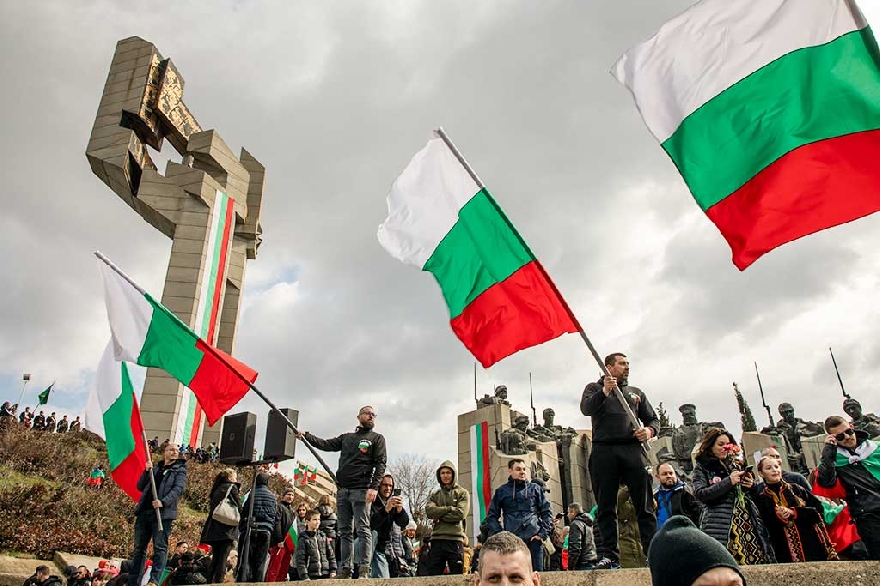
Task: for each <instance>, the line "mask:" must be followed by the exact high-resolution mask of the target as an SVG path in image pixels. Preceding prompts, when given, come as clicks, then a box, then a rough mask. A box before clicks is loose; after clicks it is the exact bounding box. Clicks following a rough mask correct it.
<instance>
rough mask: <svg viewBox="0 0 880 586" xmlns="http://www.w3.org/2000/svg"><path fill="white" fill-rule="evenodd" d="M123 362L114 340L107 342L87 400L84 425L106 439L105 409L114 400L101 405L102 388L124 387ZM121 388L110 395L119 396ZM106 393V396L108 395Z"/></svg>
mask: <svg viewBox="0 0 880 586" xmlns="http://www.w3.org/2000/svg"><path fill="white" fill-rule="evenodd" d="M121 365H122V363H121V362H117V361H116V358H115V357H114V351H113V341H112V340H111V341H110V342H108V343H107V346H106V347H105V348H104V353H103V354H102V355H101V361H100V362H99V363H98V370H97V371H96V372H95V383H94V386H93V387H92V390H91V392H89V398H88V400H87V401H86V410H85V413H84V414H83V426H84V427H85V428H86V429H88V430H89V431H91V432H92V433H94V434H95V435H99V436H101V437H102V438H104V439H105V440H106V439H107V433H106V432H105V431H104V411H106V410H107V409H109V407H110V405H111V404H112V401H110V403H108V404H107V405H104V406H103V407H102V406H101V390H102V389H114V388H115V389H119V390H121V389H122V369H121V368H120V366H121ZM119 390H117V391H115V392H113V391H111V392H110V393H107V394H109V395H110V396H119V392H120V391H119ZM107 394H105V396H107Z"/></svg>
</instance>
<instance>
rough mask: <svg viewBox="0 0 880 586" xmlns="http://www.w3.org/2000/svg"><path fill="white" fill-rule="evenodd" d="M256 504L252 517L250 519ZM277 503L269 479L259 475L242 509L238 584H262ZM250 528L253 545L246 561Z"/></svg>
mask: <svg viewBox="0 0 880 586" xmlns="http://www.w3.org/2000/svg"><path fill="white" fill-rule="evenodd" d="M251 500H253V514H252V516H251V517H250V519H249V518H248V517H247V515H248V514H249V511H250V510H251ZM277 510H278V501H277V500H276V499H275V495H274V494H272V491H271V490H269V475H268V474H266V473H265V472H260V473H258V474H257V479H256V486H255V487H254V491H253V492H252V493H251V494H249V495H248V497H247V500H245V501H244V505H242V507H241V513H242V519H241V524H240V525H239V526H238V528H239V530H240V531H241V533H242V535H241V540H240V541H239V545H238V548H239V556H238V559H239V560H240V562H239V568H240V570H239V582H262V581H263V578H264V576H263V572H264V567H265V563H266V558H267V557H268V555H269V541H270V540H271V539H272V531H273V530H274V529H275V515H276V514H277ZM248 524H250V540H249V542H250V545H249V547H248V556H247V559H244V555H243V552H244V543H245V533H246V530H247V528H248Z"/></svg>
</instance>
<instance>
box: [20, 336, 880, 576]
mask: <svg viewBox="0 0 880 586" xmlns="http://www.w3.org/2000/svg"><path fill="white" fill-rule="evenodd" d="M605 365H606V368H607V374H606V375H603V377H602V378H600V379H599V381H597V382H595V383H590V384H589V385H587V387H586V388H585V390H584V392H583V396H582V400H581V411H582V412H583V413H584V415H587V416H589V417H591V419H592V430H593V436H592V440H593V446H592V451H591V454H590V460H589V468H590V474H591V479H592V488H593V493H594V495H595V497H596V502H597V504H596V506H594V507H593V508H592V510H589V511H588V510H585V507H583V506H582V505H581V504H580V503H579V502H572V503H570V504H569V505H568V507H567V510H566V511H564V512H555V514H554V511H553V510H552V506H551V503H550V502H549V501H548V499H547V497H546V491H545V489H544V486H543V484H542V483H541V480H540V479H532V478H530V474H529V468H528V466H527V465H526V462H525V461H524V460H523V459H521V458H518V457H514V458H511V459H510V460H509V462H508V479H507V481H506V482H505V483H504V484H502V485H500V486H498V487H496V489H495V491H494V494H493V496H492V499H491V502H490V504H489V506H488V510H487V513H486V515H485V517H484V518H483V519H481V520H480V521H481V522H480V525H479V528H478V531H477V535H478V537H477V543H475V544H474V547H473V548H471V547H470V544H469V543H468V538H467V527H466V519H467V518H468V515H469V512H470V506H471V495H470V492H469V491H468V490H467V489H466V488H464V487H462V486H461V485H460V484H458V482H457V471H456V468H455V466H454V464H453V463H452V462H451V461H448V460H447V461H445V462H443V463H442V464H441V465H440V466H439V467H438V469H437V471H436V478H437V487H436V489H435V490H434V491H433V492H432V493H431V494H430V496H429V497H428V502H427V505H426V507H425V516H426V517H427V522H426V525H423V526H422V527H421V528H419V533H420V534H421V537H420V538H419V539H416V530H417V527H416V524H415V523H414V522H413V521H412V519H411V518H410V516H409V513H408V512H407V510H406V507H405V502H404V499H403V495H402V494H401V490H400V489H399V488H397V487H396V486H395V479H394V478H393V477H392V475H390V474H387V473H386V470H385V469H386V460H387V454H386V446H385V438H384V437H383V436H382V435H381V434H380V433H378V432H376V430H375V429H374V426H375V421H376V418H377V414H376V411H375V409H374V408H373V407H372V406H369V405H368V406H364V407H362V408H361V409H360V411H359V412H358V415H357V420H358V426H357V428H356V429H355V430H354V431H353V432H347V433H343V434H340V435H339V436H337V437H335V438H331V439H323V438H320V437H317V436H315V435H313V434H311V433H309V432H302V433H300V434H299V435H298V437H299V438H300V439H304V440H306V441H308V442H309V443H310V444H311V445H312V446H313V447H315V448H317V449H319V450H324V451H338V452H340V456H339V466H338V470H337V472H336V490H337V492H336V495H335V498H332V497H329V496H326V497H323V498H322V499H321V501H320V502H318V503H313V502H304V501H298V500H297V493H296V492H295V491H294V490H286V491H284V492H283V493H282V494H273V492H272V491H271V490H270V488H269V479H270V475H269V472H268V470H261V471H259V472H258V473H257V474H256V477H255V480H254V490H253V491H251V492H249V493H248V494H247V495H246V496H245V495H242V494H241V486H240V484H239V483H238V478H237V474H236V471H235V470H234V469H232V468H227V469H223V470H221V471H220V472H219V473H218V474H217V476H216V478H215V479H214V483H213V486H212V489H211V495H210V508H209V513H208V518H207V519H206V521H205V524H204V527H203V531H202V534H201V538H200V544H199V551H200V552H201V555H198V556H196V557H197V558H198V559H192V556H190V557H186V556H184V554H180V555H181V557H178V558H177V559H175V558H174V557H173V556H172V558H171V559H170V560H168V564H167V569H168V570H170V573H169V572H166V559H167V554H168V535H169V533H170V531H171V527H172V525H173V522H174V520H175V519H176V517H177V501H178V499H179V498H180V496H181V495H182V494H183V492H184V489H185V485H186V471H187V467H186V460H187V458H193V457H208V458H209V459H210V458H213V457H214V456H215V455H216V451H217V450H216V447H215V446H209V448H206V449H204V450H201V451H199V450H183V451H181V450H180V449H179V448H178V447H177V446H176V445H174V444H172V443H170V442H168V441H166V442H163V443H162V444H159V443H158V438H154V440H153V441H151V442H150V443H151V448H152V449H154V450H156V451H158V452H159V453H160V454H161V459H160V460H159V462H158V463H157V464H155V465H152V464H150V465H148V469H147V470H145V471H144V473H143V476H142V478H141V480H140V483H139V485H138V487H139V489H140V490H142V491H143V493H142V496H141V499H140V500H139V502H138V504H137V506H136V508H135V527H134V533H135V539H134V551H133V554H132V556H131V559H130V560H128V561H127V568H126V570H127V572H126V575H127V586H140V585H141V584H142V583H143V580H145V579H147V577H146V576H147V575H146V574H145V572H148V582H147V584H146V586H158V585H160V584H163V580H165V578H167V579H168V580H170V582H169V583H170V584H175V583H179V584H202V583H220V582H224V581H230V580H232V579H233V578H234V579H235V580H236V581H240V582H263V581H268V582H272V581H286V580H314V579H322V578H343V579H345V578H365V577H378V578H394V577H404V576H425V575H439V574H463V573H469V572H470V573H474V574H475V583H477V584H479V581H480V579H481V575H482V574H483V572H485V564H486V563H488V561H487V560H488V559H490V558H491V559H493V560H494V557H493V556H496V555H500V556H506V555H515V556H519V558H522V559H523V560H527V562H528V567H529V570H530V575H533V576H534V577H535V578H536V579H537V576H538V572H541V571H543V570H544V569H549V570H567V571H592V570H597V569H599V570H601V569H612V570H613V569H616V568H620V567H645V566H648V567H650V569H651V572H652V575H653V576H654V583H655V584H687V585H689V584H692V583H697V582H695V580H696V579H697V578H698V577H700V576H702V575H704V574H706V573H707V572H709V573H712V572H714V573H715V574H714V575H715V576H716V577H718V576H721V577H720V578H719V580H720V579H727V580H728V582H718V583H730V584H744V583H745V580H744V578H742V574H741V573H740V570H739V568H740V567H741V566H744V565H750V564H768V563H781V562H804V561H834V560H839V559H872V560H880V451H878V449H877V444H876V443H875V442H873V441H872V440H871V439H869V438H868V437H867V436H866V434H865V433H864V432H862V431H857V430H855V429H854V427H853V425H852V423H851V422H850V421H847V420H846V419H845V418H843V417H841V416H837V415H832V416H829V417H828V418H827V419H826V420H825V422H824V428H825V431H826V433H827V437H826V440H825V441H826V443H825V447H824V451H823V453H822V458H821V461H820V462H819V464H818V467H817V469H816V470H814V471H813V472H812V474H810V475H809V478H807V477H804V476H802V475H800V474H798V473H795V472H790V471H787V470H784V463H783V461H782V458H781V456H780V454H779V452H778V451H777V450H775V449H773V448H768V449H766V450H764V451H763V452H762V453H761V454H760V455H758V456H756V457H755V458H754V460H755V461H754V462H751V461H747V459H746V458H744V456H743V453H742V450H741V449H740V447H739V445H738V444H737V442H736V440H735V439H734V436H733V435H732V434H731V433H730V432H729V431H727V430H725V429H723V428H719V427H715V428H712V429H709V430H708V431H707V432H706V433H705V434H704V436H703V437H702V439H701V441H700V443H699V445H698V447H697V449H696V451H695V465H694V469H693V474H692V478H691V479H688V481H687V482H684V481H683V480H682V479H681V478H680V477H679V473H678V471H677V470H676V468H675V467H674V466H673V465H672V464H669V463H663V464H660V465H659V466H657V467H656V469H654V468H652V467H651V466H650V465H649V464H648V460H647V458H646V456H645V452H644V451H643V449H642V444H643V443H645V442H646V441H647V440H650V439H651V438H652V437H655V436H656V435H657V433H658V431H659V422H658V420H657V416H656V414H655V412H654V410H653V408H652V406H651V403H650V401H649V400H648V397H647V395H646V394H645V393H644V392H643V391H641V390H640V389H638V388H635V387H632V386H630V385H629V384H628V380H627V379H628V375H629V362H628V360H627V358H626V356H625V355H623V354H620V353H616V354H612V355H610V356H608V357H607V358H606V360H605ZM198 454H207V456H197V455H198ZM151 475H152V477H153V480H154V483H155V487H156V489H155V490H156V494H157V497H156V498H154V496H153V489H152V488H151V483H150V476H151ZM157 512H158V514H157ZM157 517H158V518H160V519H161V524H160V523H159V522H157ZM150 542H152V547H153V556H152V560H150V562H149V563H148V560H147V548H148V545H149V543H150ZM691 550H693V551H698V552H703V553H705V556H706V557H705V559H702V560H697V559H694V558H693V556H687V555H683V556H673V557H670V555H668V554H669V553H670V552H673V551H680V552H687V551H691ZM660 552H662V553H660ZM184 553H186V552H184ZM175 555H177V553H176V554H175ZM487 556H489V557H487ZM519 558H517V559H519ZM707 560H708V561H707ZM493 563H494V561H493ZM676 564H678V565H679V566H680V567H679V568H678V569H676V567H675V566H676ZM707 564H708V565H707ZM181 568H183V569H181ZM504 571H506V570H504ZM722 574H723V576H722ZM169 575H170V576H171V577H168V576H169ZM174 576H177V577H176V578H174ZM671 576H677V577H676V578H672V577H671ZM681 576H686V577H688V576H690V577H692V578H693V580H691V581H690V582H687V581H681V580H682V578H681ZM724 576H726V578H724ZM689 579H690V578H689ZM28 586H31V585H28ZM46 586H48V585H46ZM77 586H79V585H77Z"/></svg>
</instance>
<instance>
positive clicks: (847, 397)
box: [828, 346, 851, 399]
mask: <svg viewBox="0 0 880 586" xmlns="http://www.w3.org/2000/svg"><path fill="white" fill-rule="evenodd" d="M828 351H829V352H831V346H828ZM831 362H833V363H834V372H835V373H837V382H838V383H840V392H841V393H843V398H844V399H850V398H851V397H850V396H849V393H847V392H846V389H845V388H843V379H842V378H840V371H839V370H838V369H837V361H836V360H835V359H834V352H831Z"/></svg>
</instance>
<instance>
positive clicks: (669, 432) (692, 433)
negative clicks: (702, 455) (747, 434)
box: [649, 403, 726, 479]
mask: <svg viewBox="0 0 880 586" xmlns="http://www.w3.org/2000/svg"><path fill="white" fill-rule="evenodd" d="M678 411H679V412H680V413H681V417H682V425H681V426H680V427H672V428H665V429H664V431H663V432H662V434H661V435H662V436H663V437H661V438H660V440H662V439H664V438H669V439H668V440H667V441H666V442H659V441H658V442H657V445H655V446H654V450H652V451H653V452H655V453H656V455H654V456H650V455H649V459H651V460H652V464H653V465H654V466H656V465H657V464H661V463H664V462H669V463H671V464H673V466H674V467H675V468H676V470H677V471H678V473H679V474H680V475H681V476H683V477H684V478H686V479H690V477H691V474H692V473H693V471H694V460H693V452H694V449H695V448H696V447H697V446H698V445H699V444H700V441H701V440H702V439H703V435H705V434H706V432H707V431H709V430H710V429H712V428H713V427H721V428H724V429H726V428H725V426H724V424H723V423H721V422H720V421H710V422H705V421H704V422H701V421H699V420H698V419H697V406H696V405H694V404H692V403H685V404H684V405H680V406H679V408H678ZM664 448H665V449H664ZM654 460H656V461H654Z"/></svg>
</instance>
